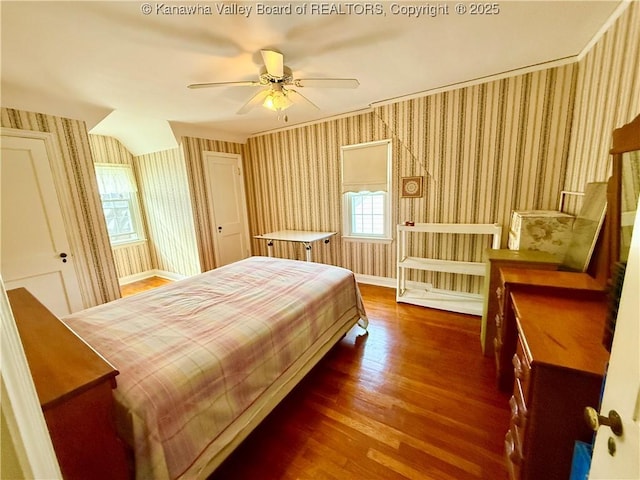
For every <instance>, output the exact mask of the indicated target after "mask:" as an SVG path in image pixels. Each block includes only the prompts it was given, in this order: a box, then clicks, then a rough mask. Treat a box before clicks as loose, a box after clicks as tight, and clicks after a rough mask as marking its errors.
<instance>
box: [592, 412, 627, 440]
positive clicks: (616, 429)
mask: <svg viewBox="0 0 640 480" xmlns="http://www.w3.org/2000/svg"><path fill="white" fill-rule="evenodd" d="M584 418H585V420H586V421H587V425H589V428H591V430H593V431H594V432H595V431H596V430H598V427H600V425H606V426H607V427H610V428H611V431H612V432H613V433H614V434H615V435H617V436H618V437H621V436H622V419H621V418H620V415H619V414H618V412H616V411H615V410H611V411H610V412H609V416H608V417H604V416H602V415H600V414H599V413H598V412H597V411H596V409H595V408H592V407H585V409H584Z"/></svg>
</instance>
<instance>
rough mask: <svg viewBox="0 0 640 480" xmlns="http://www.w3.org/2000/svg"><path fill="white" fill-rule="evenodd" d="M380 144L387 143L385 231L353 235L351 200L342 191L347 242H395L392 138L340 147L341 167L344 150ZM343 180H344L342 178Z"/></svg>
mask: <svg viewBox="0 0 640 480" xmlns="http://www.w3.org/2000/svg"><path fill="white" fill-rule="evenodd" d="M380 144H387V191H386V192H384V194H385V207H384V210H385V212H384V215H385V225H384V233H383V234H382V235H375V236H374V235H372V236H368V235H351V234H350V233H347V232H351V220H352V219H351V216H350V211H351V205H350V202H349V195H348V193H342V194H341V195H342V231H343V235H342V239H343V240H345V241H347V242H361V243H381V244H390V243H391V242H393V231H392V223H393V222H392V218H391V212H392V208H391V203H392V201H393V196H392V157H391V153H392V152H391V140H390V139H386V140H377V141H374V142H365V143H359V144H355V145H345V146H342V147H340V153H341V160H340V162H341V168H342V152H343V151H344V150H348V149H351V148H362V147H366V146H371V147H374V146H377V145H380ZM341 181H342V180H341Z"/></svg>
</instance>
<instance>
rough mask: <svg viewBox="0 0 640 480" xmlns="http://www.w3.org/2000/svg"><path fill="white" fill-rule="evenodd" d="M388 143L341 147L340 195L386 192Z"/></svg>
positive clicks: (386, 141) (387, 182)
mask: <svg viewBox="0 0 640 480" xmlns="http://www.w3.org/2000/svg"><path fill="white" fill-rule="evenodd" d="M388 162H389V141H388V140H385V141H384V142H375V143H367V144H361V145H352V146H346V147H342V193H347V192H386V191H387V190H388V188H389V187H388V184H389V181H388V174H389V165H388Z"/></svg>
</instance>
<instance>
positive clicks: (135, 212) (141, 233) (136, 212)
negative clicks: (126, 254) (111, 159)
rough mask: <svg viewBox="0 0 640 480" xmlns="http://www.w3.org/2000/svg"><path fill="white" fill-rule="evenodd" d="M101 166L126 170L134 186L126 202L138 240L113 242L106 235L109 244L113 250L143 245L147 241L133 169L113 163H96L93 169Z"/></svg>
mask: <svg viewBox="0 0 640 480" xmlns="http://www.w3.org/2000/svg"><path fill="white" fill-rule="evenodd" d="M103 166H104V167H111V168H122V169H128V170H129V175H130V178H131V181H132V182H133V184H134V189H133V191H132V192H129V194H130V195H131V196H132V198H130V199H129V200H128V202H129V204H130V209H131V215H132V221H133V223H134V230H135V231H136V233H137V234H138V238H135V239H130V240H121V241H114V240H113V239H112V238H111V235H108V236H109V243H110V244H111V247H113V248H118V247H129V246H132V245H135V244H141V243H145V242H146V241H147V238H146V232H145V228H144V225H143V220H142V207H141V206H140V198H139V197H138V185H137V184H136V179H135V175H134V173H133V168H132V167H131V166H130V165H127V164H115V163H96V164H95V167H103ZM96 176H97V173H96ZM98 194H99V195H100V192H98ZM100 205H101V206H102V197H101V198H100ZM103 214H104V209H103Z"/></svg>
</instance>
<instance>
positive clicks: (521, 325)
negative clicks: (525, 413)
mask: <svg viewBox="0 0 640 480" xmlns="http://www.w3.org/2000/svg"><path fill="white" fill-rule="evenodd" d="M511 301H512V302H513V308H514V310H515V313H516V321H517V324H518V331H519V332H520V333H521V334H522V333H524V335H522V339H523V343H524V345H525V348H526V349H527V350H528V354H529V356H530V358H532V360H533V362H534V363H535V362H539V363H543V364H546V365H549V366H554V367H559V368H568V369H572V370H579V371H582V372H586V373H589V374H593V375H599V376H602V375H603V374H604V372H605V368H606V364H607V362H608V360H609V353H608V352H607V351H606V350H605V348H604V347H603V346H602V336H603V332H604V324H605V319H606V314H607V305H606V302H604V301H602V300H599V299H589V298H582V299H579V298H571V297H566V296H563V295H562V294H553V293H550V292H549V291H546V290H545V291H542V292H535V291H531V290H516V291H513V292H511Z"/></svg>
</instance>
